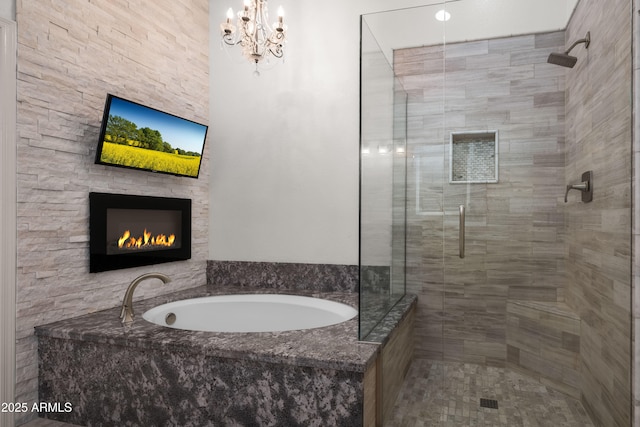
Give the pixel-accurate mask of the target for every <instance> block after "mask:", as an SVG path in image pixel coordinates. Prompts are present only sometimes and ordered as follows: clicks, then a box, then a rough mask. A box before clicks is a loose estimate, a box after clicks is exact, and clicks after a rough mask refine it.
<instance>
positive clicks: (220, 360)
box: [36, 286, 416, 426]
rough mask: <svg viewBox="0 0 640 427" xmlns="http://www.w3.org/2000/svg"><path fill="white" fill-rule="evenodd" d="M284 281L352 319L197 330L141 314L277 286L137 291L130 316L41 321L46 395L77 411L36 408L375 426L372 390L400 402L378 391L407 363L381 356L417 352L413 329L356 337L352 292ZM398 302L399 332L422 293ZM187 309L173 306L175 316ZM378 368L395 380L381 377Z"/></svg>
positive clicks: (76, 417)
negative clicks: (268, 328) (403, 339)
mask: <svg viewBox="0 0 640 427" xmlns="http://www.w3.org/2000/svg"><path fill="white" fill-rule="evenodd" d="M287 291H288V292H287V295H290V296H302V297H308V298H309V300H313V302H314V303H318V302H319V301H330V302H337V303H341V304H343V305H347V306H349V307H351V308H353V311H351V313H353V315H354V317H353V318H351V319H350V320H347V321H343V322H341V323H336V324H333V325H329V326H325V327H317V328H313V329H302V330H287V331H282V332H261V333H250V332H248V333H228V332H206V331H205V332H202V331H194V330H184V329H177V328H175V327H167V325H166V323H164V324H163V325H162V326H160V325H157V324H155V323H152V322H149V321H146V320H144V318H143V314H144V313H147V312H151V311H152V310H154V309H159V308H160V307H163V306H164V307H165V308H166V307H167V306H168V305H169V304H171V303H173V302H178V301H200V300H201V299H205V298H209V297H214V296H220V297H224V298H227V297H228V296H230V295H232V294H233V295H240V294H239V292H244V293H245V294H251V295H264V296H267V295H273V294H272V293H270V292H271V291H270V290H266V291H265V289H262V288H258V287H248V286H245V287H242V289H241V291H239V289H238V287H234V286H228V287H222V286H217V287H212V286H202V287H198V288H191V289H187V290H182V291H178V292H176V293H174V294H167V295H161V296H158V297H154V298H150V299H144V300H137V301H135V302H134V309H135V310H136V312H137V314H138V316H137V317H136V319H135V320H134V321H133V323H131V324H128V325H123V324H122V323H121V321H120V319H119V318H118V315H119V314H120V311H121V307H120V306H117V307H112V308H111V309H107V310H102V311H97V312H94V313H89V314H86V315H84V316H79V317H74V318H70V319H65V320H61V321H58V322H54V323H50V324H47V325H40V326H38V327H36V336H37V337H38V353H39V370H38V374H39V375H38V381H39V400H40V401H43V402H70V403H71V404H72V405H73V411H71V412H68V413H65V412H55V413H53V412H51V413H47V414H42V415H41V416H43V415H44V416H45V417H46V418H51V419H56V420H58V421H63V422H66V423H71V424H74V425H96V426H99V425H143V426H144V425H180V426H185V425H195V426H207V425H216V426H217V425H221V426H222V425H245V426H249V425H307V426H311V425H322V426H363V425H375V423H374V422H371V421H370V420H371V419H372V417H373V419H375V417H376V416H377V410H376V408H377V407H378V405H379V404H376V399H378V398H380V399H381V400H382V401H383V402H385V401H387V400H388V401H389V402H391V403H393V401H394V400H395V395H392V394H391V393H388V392H386V391H378V389H380V388H383V383H384V387H388V384H394V383H396V382H398V381H399V379H401V378H402V375H401V373H402V372H406V370H405V368H404V367H403V368H401V369H399V372H400V374H398V373H396V372H389V373H388V375H385V373H384V371H385V369H388V368H385V367H386V366H388V365H392V366H395V362H394V363H392V364H387V363H386V362H385V363H382V360H384V357H385V356H384V355H386V354H389V355H391V356H389V357H390V359H389V360H399V359H401V357H398V356H397V355H406V354H409V355H410V354H411V351H408V352H407V351H406V348H408V347H406V346H403V345H402V346H399V347H398V346H397V344H396V343H397V342H398V339H396V338H395V337H396V336H399V335H402V336H404V335H407V336H409V335H408V334H399V333H397V332H393V334H394V335H393V336H392V335H388V336H387V338H385V339H384V340H382V341H381V342H383V343H382V344H379V343H370V342H366V343H365V342H361V341H358V319H357V316H355V313H356V308H355V307H357V301H358V295H357V294H356V293H350V292H340V291H331V292H321V291H316V290H291V289H288V290H287ZM309 300H304V301H307V302H309ZM400 305H401V304H400V303H399V304H397V305H396V307H397V308H398V309H400V310H401V311H405V310H406V314H405V315H401V316H399V317H398V318H397V322H398V323H396V321H395V320H394V321H393V322H391V323H389V325H390V327H391V328H392V329H393V330H398V329H401V330H405V327H404V326H402V327H401V326H400V325H401V324H402V325H405V324H406V323H407V322H408V321H409V319H410V318H413V315H411V316H410V315H409V314H408V313H409V312H411V313H413V311H415V305H416V301H415V297H413V298H412V299H410V300H407V302H406V304H404V307H403V308H400V307H399V306H400ZM216 307H218V306H216ZM216 307H214V308H216ZM218 308H219V307H218ZM185 310H186V311H187V312H190V311H192V310H195V308H194V307H189V308H186V309H185ZM208 311H215V310H211V309H209V310H208ZM166 314H168V313H165V315H164V316H166ZM174 314H176V312H174ZM181 317H184V316H182V314H181V312H177V315H176V324H177V323H178V321H179V320H180V318H181ZM305 317H307V316H306V315H305ZM161 319H162V321H163V322H164V317H163V316H161ZM262 321H264V319H262ZM297 322H298V320H296V321H295V322H294V324H295V325H296V328H299V324H298V323H297ZM383 323H385V322H382V323H381V324H383ZM392 324H393V325H395V326H392ZM387 333H388V334H391V331H388V332H387ZM401 348H402V349H403V350H400V349H401ZM79 360H80V361H82V363H78V361H79ZM378 366H380V368H378ZM378 375H380V376H381V377H382V378H390V379H393V380H388V381H387V380H385V381H378V380H376V378H378ZM378 393H379V394H378ZM387 396H388V397H387Z"/></svg>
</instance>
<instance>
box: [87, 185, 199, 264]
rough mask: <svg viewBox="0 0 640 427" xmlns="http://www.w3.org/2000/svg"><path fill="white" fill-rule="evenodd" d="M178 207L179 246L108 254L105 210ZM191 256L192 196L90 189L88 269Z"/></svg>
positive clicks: (163, 261)
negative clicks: (147, 194)
mask: <svg viewBox="0 0 640 427" xmlns="http://www.w3.org/2000/svg"><path fill="white" fill-rule="evenodd" d="M108 209H150V210H154V209H156V210H179V211H180V212H181V213H182V222H181V236H180V237H181V246H180V247H179V248H169V249H163V250H155V251H142V252H132V253H126V254H107V210H108ZM190 258H191V199H179V198H171V197H153V196H136V195H130V194H113V193H95V192H92V193H89V272H91V273H98V272H101V271H109V270H119V269H123V268H132V267H139V266H144V265H153V264H160V263H165V262H173V261H185V260H188V259H190Z"/></svg>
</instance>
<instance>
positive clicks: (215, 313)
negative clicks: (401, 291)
mask: <svg viewBox="0 0 640 427" xmlns="http://www.w3.org/2000/svg"><path fill="white" fill-rule="evenodd" d="M357 314H358V311H357V310H356V309H354V308H353V307H351V306H348V305H346V304H342V303H339V302H336V301H330V300H326V299H320V298H312V297H306V296H300V295H286V294H239V295H215V296H207V297H200V298H191V299H187V300H182V301H174V302H170V303H167V304H163V305H159V306H157V307H154V308H152V309H150V310H148V311H146V312H145V313H144V314H143V315H142V318H143V319H144V320H146V321H148V322H151V323H154V324H156V325H160V326H167V327H170V328H175V329H182V330H188V331H203V332H282V331H295V330H303V329H313V328H322V327H325V326H330V325H335V324H338V323H342V322H346V321H347V320H350V319H353V318H354V317H355V316H356V315H357Z"/></svg>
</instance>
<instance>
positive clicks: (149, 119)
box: [96, 94, 208, 178]
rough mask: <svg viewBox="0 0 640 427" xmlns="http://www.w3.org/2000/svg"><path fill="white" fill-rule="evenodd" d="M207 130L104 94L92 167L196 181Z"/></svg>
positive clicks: (167, 114) (205, 127) (170, 115)
mask: <svg viewBox="0 0 640 427" xmlns="http://www.w3.org/2000/svg"><path fill="white" fill-rule="evenodd" d="M207 129H208V126H206V125H203V124H200V123H196V122H193V121H191V120H187V119H183V118H181V117H178V116H174V115H173V114H169V113H165V112H162V111H160V110H156V109H155V108H151V107H147V106H144V105H142V104H138V103H136V102H133V101H128V100H126V99H123V98H120V97H117V96H115V95H111V94H108V95H107V101H106V103H105V108H104V115H103V117H102V126H101V129H100V140H99V143H98V149H97V152H96V163H97V164H102V165H109V166H119V167H124V168H130V169H140V170H145V171H152V172H160V173H165V174H170V175H177V176H187V177H191V178H198V174H199V173H200V166H201V164H202V155H203V152H204V143H205V140H206V137H207Z"/></svg>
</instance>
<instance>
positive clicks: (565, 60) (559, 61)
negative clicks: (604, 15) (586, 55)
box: [547, 32, 591, 68]
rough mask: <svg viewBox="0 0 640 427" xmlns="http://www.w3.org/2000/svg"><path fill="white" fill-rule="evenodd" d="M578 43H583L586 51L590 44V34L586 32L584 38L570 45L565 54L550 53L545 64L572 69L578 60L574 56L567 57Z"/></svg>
mask: <svg viewBox="0 0 640 427" xmlns="http://www.w3.org/2000/svg"><path fill="white" fill-rule="evenodd" d="M580 43H584V47H585V49H588V48H589V44H590V43H591V32H587V35H586V37H585V38H583V39H580V40H578V41H577V42H575V43H574V44H572V45H571V47H570V48H569V49H567V50H566V52H564V53H558V52H553V53H551V54H550V55H549V58H547V62H548V63H549V64H555V65H561V66H563V67H568V68H573V66H574V65H576V62H577V61H578V58H576V57H575V56H571V55H569V52H571V50H572V49H573V48H574V47H576V46H577V45H579V44H580Z"/></svg>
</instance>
